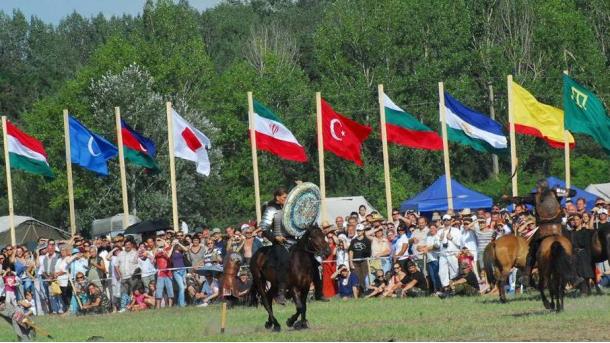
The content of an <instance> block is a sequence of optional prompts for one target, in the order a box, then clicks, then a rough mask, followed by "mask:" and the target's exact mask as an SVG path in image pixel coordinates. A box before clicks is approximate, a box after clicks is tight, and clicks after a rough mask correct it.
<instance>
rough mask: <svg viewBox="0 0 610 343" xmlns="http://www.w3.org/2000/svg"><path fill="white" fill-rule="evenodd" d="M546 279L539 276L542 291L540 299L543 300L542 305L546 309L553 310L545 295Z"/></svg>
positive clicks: (539, 286) (539, 285) (539, 288)
mask: <svg viewBox="0 0 610 343" xmlns="http://www.w3.org/2000/svg"><path fill="white" fill-rule="evenodd" d="M545 281H546V280H545V278H544V276H542V275H540V276H539V280H538V290H539V291H540V297H541V298H542V304H543V305H544V308H546V309H547V310H550V309H551V304H549V301H548V300H547V298H546V295H544V284H545Z"/></svg>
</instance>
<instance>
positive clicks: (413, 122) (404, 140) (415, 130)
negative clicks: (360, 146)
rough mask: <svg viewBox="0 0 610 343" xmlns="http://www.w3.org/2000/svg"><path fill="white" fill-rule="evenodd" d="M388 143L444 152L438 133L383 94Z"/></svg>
mask: <svg viewBox="0 0 610 343" xmlns="http://www.w3.org/2000/svg"><path fill="white" fill-rule="evenodd" d="M383 107H384V108H385V118H386V130H387V133H388V142H392V143H395V144H399V145H404V146H407V147H411V148H416V149H427V150H443V140H442V138H441V137H440V136H439V135H438V133H436V132H434V131H432V130H431V129H430V128H429V127H427V126H426V125H424V124H422V123H421V122H419V121H418V120H417V119H415V117H413V115H411V114H409V113H407V112H405V111H403V110H402V109H401V108H400V107H398V106H397V105H396V104H395V103H394V102H393V101H392V100H391V99H390V98H389V97H388V96H387V95H386V94H385V93H384V94H383Z"/></svg>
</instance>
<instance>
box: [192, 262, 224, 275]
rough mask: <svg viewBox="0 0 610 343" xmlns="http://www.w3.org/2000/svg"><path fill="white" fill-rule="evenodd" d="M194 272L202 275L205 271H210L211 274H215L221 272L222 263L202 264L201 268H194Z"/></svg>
mask: <svg viewBox="0 0 610 343" xmlns="http://www.w3.org/2000/svg"><path fill="white" fill-rule="evenodd" d="M195 272H196V273H197V274H199V275H204V274H206V272H210V273H212V275H213V276H217V275H218V274H222V272H223V268H222V264H206V265H205V266H203V268H199V269H196V270H195Z"/></svg>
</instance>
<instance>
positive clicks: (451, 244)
mask: <svg viewBox="0 0 610 343" xmlns="http://www.w3.org/2000/svg"><path fill="white" fill-rule="evenodd" d="M450 232H451V239H448V238H447V236H448V235H449V233H450ZM438 237H439V240H440V241H441V242H440V243H441V255H455V253H457V252H459V251H460V248H461V246H462V234H461V233H460V229H458V228H456V227H449V228H445V227H444V226H442V227H441V229H440V230H438ZM441 237H442V238H443V239H442V240H441V239H440V238H441ZM445 244H447V247H445Z"/></svg>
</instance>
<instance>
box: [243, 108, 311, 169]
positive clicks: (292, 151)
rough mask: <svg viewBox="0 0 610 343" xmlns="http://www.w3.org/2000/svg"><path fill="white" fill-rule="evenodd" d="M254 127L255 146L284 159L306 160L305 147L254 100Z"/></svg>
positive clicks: (277, 119) (274, 116) (267, 110)
mask: <svg viewBox="0 0 610 343" xmlns="http://www.w3.org/2000/svg"><path fill="white" fill-rule="evenodd" d="M254 129H255V134H256V147H257V148H258V149H260V150H265V151H268V152H270V153H272V154H275V155H277V156H279V157H281V158H283V159H285V160H291V161H296V162H307V154H305V149H304V148H303V146H302V145H301V144H299V142H298V141H297V139H296V138H295V137H294V135H293V134H292V132H290V130H288V128H287V127H286V126H284V124H283V123H282V122H281V121H280V119H279V118H278V117H277V116H276V115H275V113H273V112H271V110H270V109H268V108H266V107H265V106H263V105H262V104H261V103H259V102H258V101H256V100H254Z"/></svg>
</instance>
